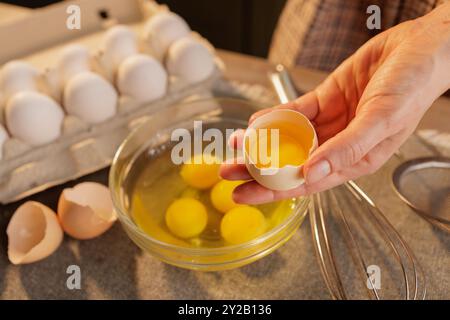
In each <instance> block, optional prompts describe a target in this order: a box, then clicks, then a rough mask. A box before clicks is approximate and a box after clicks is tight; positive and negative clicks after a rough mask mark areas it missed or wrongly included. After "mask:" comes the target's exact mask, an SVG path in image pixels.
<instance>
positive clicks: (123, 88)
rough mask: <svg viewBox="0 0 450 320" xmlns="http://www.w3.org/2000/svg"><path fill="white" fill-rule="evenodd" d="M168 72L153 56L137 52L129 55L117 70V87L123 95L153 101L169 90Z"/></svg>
mask: <svg viewBox="0 0 450 320" xmlns="http://www.w3.org/2000/svg"><path fill="white" fill-rule="evenodd" d="M167 81H168V77H167V73H166V70H165V69H164V68H163V66H162V65H161V63H160V62H159V61H158V60H156V59H155V58H153V57H150V56H146V55H143V54H136V55H133V56H130V57H128V58H127V59H126V60H125V61H124V62H123V63H122V64H121V65H120V67H119V70H118V72H117V87H118V88H119V92H120V93H121V95H124V96H129V97H131V98H133V99H135V100H138V101H152V100H155V99H158V98H161V97H162V96H164V94H165V93H166V91H167Z"/></svg>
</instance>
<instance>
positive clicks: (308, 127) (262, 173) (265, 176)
mask: <svg viewBox="0 0 450 320" xmlns="http://www.w3.org/2000/svg"><path fill="white" fill-rule="evenodd" d="M280 124H282V125H289V126H290V127H291V128H298V130H293V131H294V132H292V134H293V135H298V134H304V135H305V137H306V135H307V139H308V140H309V141H308V143H309V145H310V148H309V151H308V156H310V155H311V153H312V152H313V151H314V150H315V149H317V145H318V142H317V135H316V131H315V129H314V126H313V125H312V124H311V122H310V121H309V119H308V118H307V117H305V116H304V115H303V114H301V113H300V112H297V111H293V110H287V109H279V110H274V111H272V112H269V113H266V114H264V115H262V116H260V117H258V118H257V119H256V120H255V121H253V122H252V123H251V124H250V125H249V127H248V129H247V130H246V132H245V134H244V141H243V144H242V145H243V154H244V161H245V165H246V167H247V170H248V171H249V173H250V175H251V176H252V177H253V178H254V179H255V180H256V181H257V182H258V183H259V184H261V185H263V186H264V187H266V188H268V189H272V190H279V191H285V190H290V189H294V188H296V187H298V186H300V185H302V184H303V183H304V182H305V180H304V178H303V174H302V167H303V165H300V166H293V165H286V166H284V167H281V168H259V167H257V166H256V165H255V163H254V162H253V161H252V160H251V159H250V156H249V154H248V150H247V148H246V145H247V140H248V139H249V136H250V133H251V130H256V129H263V128H269V127H270V128H277V127H278V125H280Z"/></svg>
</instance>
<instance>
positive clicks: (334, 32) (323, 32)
mask: <svg viewBox="0 0 450 320" xmlns="http://www.w3.org/2000/svg"><path fill="white" fill-rule="evenodd" d="M444 1H450V0H288V2H287V3H286V6H285V8H284V10H283V13H282V14H281V16H280V19H279V22H278V25H277V28H276V30H275V33H274V36H273V38H272V46H271V48H270V53H269V60H270V61H272V62H274V63H283V64H284V65H286V66H294V65H302V66H305V67H309V68H314V69H319V70H324V71H331V70H333V69H335V68H336V67H337V66H338V65H339V64H340V63H341V62H342V61H344V60H345V59H346V58H347V57H348V56H350V55H351V54H352V53H353V52H355V51H356V50H357V49H358V48H359V47H360V46H361V45H362V44H364V43H365V42H366V41H367V40H369V39H370V38H371V37H373V36H374V35H376V34H377V33H379V32H382V31H383V30H386V29H388V28H390V27H392V26H394V25H396V24H398V23H400V22H403V21H406V20H410V19H415V18H417V17H420V16H422V15H424V14H426V13H428V12H429V11H431V10H432V9H434V8H435V7H436V6H438V5H439V4H441V3H442V2H444ZM372 4H376V5H378V6H379V7H380V8H381V30H369V29H368V28H367V26H366V21H367V18H368V17H369V15H368V14H367V13H366V10H367V7H368V6H369V5H372Z"/></svg>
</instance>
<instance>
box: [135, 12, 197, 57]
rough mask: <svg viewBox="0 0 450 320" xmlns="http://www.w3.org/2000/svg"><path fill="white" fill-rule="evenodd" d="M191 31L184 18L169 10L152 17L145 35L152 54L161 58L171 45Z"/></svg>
mask: <svg viewBox="0 0 450 320" xmlns="http://www.w3.org/2000/svg"><path fill="white" fill-rule="evenodd" d="M190 31H191V29H190V28H189V26H188V24H187V23H186V21H185V20H184V19H183V18H181V17H180V16H179V15H177V14H175V13H173V12H170V11H168V12H161V13H158V14H156V15H154V16H152V17H150V19H149V20H148V22H147V23H146V24H145V26H144V30H143V35H144V40H145V43H146V44H147V45H148V46H149V48H150V50H151V52H152V54H153V55H154V56H155V57H157V58H158V59H159V60H161V59H162V58H163V57H164V56H165V54H166V53H167V50H168V49H169V47H170V45H171V44H172V43H173V42H175V41H176V40H178V39H180V38H183V37H185V36H187V35H189V33H190Z"/></svg>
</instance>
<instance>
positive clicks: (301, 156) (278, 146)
mask: <svg viewBox="0 0 450 320" xmlns="http://www.w3.org/2000/svg"><path fill="white" fill-rule="evenodd" d="M259 130H260V129H257V130H256V139H253V141H251V142H250V143H249V145H248V147H247V150H248V153H249V156H250V159H251V160H252V161H253V162H254V163H255V165H256V166H257V167H258V168H270V167H275V168H282V167H284V166H287V165H292V166H299V165H302V164H303V163H305V162H306V159H307V157H308V153H307V152H306V151H305V149H304V148H303V146H302V145H301V143H299V142H298V141H297V140H296V139H295V138H293V137H291V136H289V135H287V134H283V133H279V134H278V143H276V141H272V135H271V133H270V129H269V130H267V131H265V132H264V133H263V134H260V133H259ZM266 133H267V134H266ZM272 142H275V143H272Z"/></svg>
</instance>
